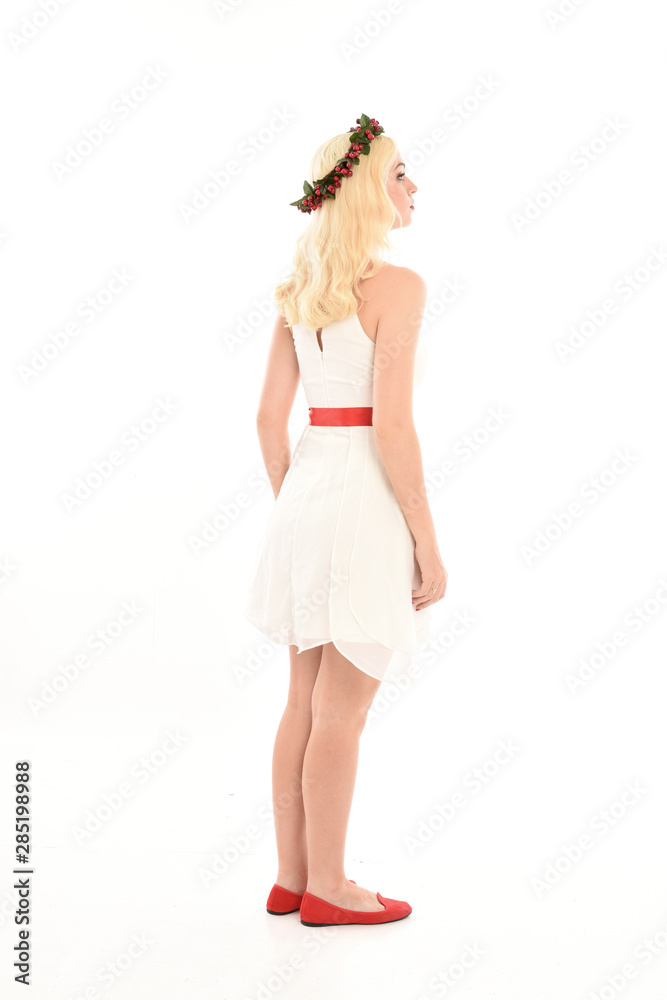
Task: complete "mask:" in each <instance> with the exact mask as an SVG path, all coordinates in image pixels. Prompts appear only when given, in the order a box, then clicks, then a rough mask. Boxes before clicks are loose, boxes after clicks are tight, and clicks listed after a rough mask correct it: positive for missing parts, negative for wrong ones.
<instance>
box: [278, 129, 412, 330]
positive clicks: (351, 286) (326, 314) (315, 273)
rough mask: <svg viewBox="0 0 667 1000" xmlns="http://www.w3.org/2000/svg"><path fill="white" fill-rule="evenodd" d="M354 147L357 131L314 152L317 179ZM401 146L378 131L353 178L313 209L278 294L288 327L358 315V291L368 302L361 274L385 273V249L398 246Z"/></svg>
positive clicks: (312, 169)
mask: <svg viewBox="0 0 667 1000" xmlns="http://www.w3.org/2000/svg"><path fill="white" fill-rule="evenodd" d="M349 147H350V133H349V132H343V133H341V134H340V135H336V136H334V137H333V139H329V140H328V141H327V142H324V143H323V144H322V145H321V146H320V147H319V149H318V150H317V151H316V153H315V155H314V156H313V159H312V161H311V167H310V177H312V178H318V177H324V175H325V174H327V173H328V172H329V171H330V170H332V169H333V167H334V166H335V164H336V162H337V161H338V160H339V159H341V158H342V157H343V156H345V155H346V153H347V151H348V149H349ZM397 152H398V148H397V146H396V143H395V142H394V140H393V139H390V138H389V137H388V136H386V135H385V134H384V133H383V132H381V133H380V134H379V135H376V136H375V138H374V139H373V141H372V142H371V145H370V150H369V153H368V155H366V156H360V157H359V163H357V164H356V165H355V164H352V177H345V178H344V179H342V180H341V185H340V187H339V188H337V189H336V197H335V198H327V199H325V200H324V201H323V202H322V203H321V205H320V206H319V207H318V208H317V210H316V211H314V212H312V213H311V214H310V219H309V222H308V225H307V226H306V228H305V230H304V232H303V233H302V234H301V236H299V237H298V239H297V241H296V247H295V251H294V259H293V270H292V273H291V274H290V276H289V277H288V278H286V279H285V280H284V281H282V282H281V283H280V284H279V285H278V286H277V287H276V289H275V290H274V293H273V301H274V302H275V305H276V307H277V309H278V311H279V313H280V314H281V315H282V316H284V317H285V319H286V320H287V323H286V326H290V327H291V326H293V325H294V324H295V323H303V325H304V326H306V327H308V328H309V329H313V330H318V329H319V328H320V327H324V326H327V325H328V324H329V323H333V322H335V321H337V320H341V319H345V318H346V317H347V316H351V315H352V314H353V313H355V312H356V311H357V302H356V299H355V293H356V294H357V295H358V296H359V298H361V299H362V301H364V302H365V301H366V299H365V298H364V296H363V295H362V294H361V292H360V290H359V282H360V279H361V278H362V276H363V277H364V278H370V277H372V276H373V275H374V274H377V272H378V271H379V270H380V268H381V267H382V265H383V263H384V259H383V257H382V251H383V250H385V249H388V250H393V249H395V248H394V246H393V244H392V243H391V241H390V240H389V239H388V237H387V234H388V233H389V231H390V229H391V227H392V225H393V222H394V218H395V216H396V210H395V208H394V205H393V202H392V200H391V198H390V197H389V194H388V192H387V188H386V181H387V176H388V174H389V169H390V167H391V164H392V163H393V161H394V159H395V158H396V154H397ZM369 262H370V264H371V267H370V269H369V268H368V265H369Z"/></svg>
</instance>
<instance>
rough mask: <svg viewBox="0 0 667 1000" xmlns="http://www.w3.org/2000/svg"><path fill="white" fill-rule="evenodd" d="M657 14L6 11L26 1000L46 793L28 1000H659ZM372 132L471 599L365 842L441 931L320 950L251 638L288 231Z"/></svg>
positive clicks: (373, 795)
mask: <svg viewBox="0 0 667 1000" xmlns="http://www.w3.org/2000/svg"><path fill="white" fill-rule="evenodd" d="M660 13H661V11H660V10H659V7H658V5H657V4H655V3H651V2H649V0H638V2H636V3H634V4H632V5H628V4H626V3H620V2H619V0H607V2H605V3H602V0H587V2H583V0H552V2H551V3H549V2H544V3H542V2H528V0H509V2H508V3H504V4H498V3H492V2H491V0H486V2H477V3H464V2H462V0H458V2H451V3H437V2H436V0H413V2H406V0H390V2H384V0H380V2H378V3H376V4H367V5H361V6H360V5H359V4H357V3H353V2H351V0H341V2H339V3H338V4H336V5H333V6H332V5H327V6H326V7H325V6H323V5H322V6H318V5H315V4H307V3H305V2H303V0H301V2H298V3H297V2H293V3H291V4H290V5H289V6H287V5H283V4H272V3H269V2H268V0H236V2H229V3H224V2H220V3H211V2H206V3H204V2H196V3H187V4H186V3H185V2H184V0H181V2H180V3H178V2H176V0H166V2H165V0H163V2H157V0H134V2H132V3H130V2H128V0H116V2H114V3H110V2H97V0H88V2H86V0H71V2H69V3H67V4H64V3H62V2H61V0H20V2H19V0H7V2H6V3H5V4H4V5H3V10H2V34H3V36H4V42H3V50H4V54H3V58H2V68H1V70H0V73H1V80H2V88H3V94H4V99H3V102H2V112H1V114H2V118H1V134H2V139H3V146H4V148H3V155H2V159H1V161H0V169H1V170H2V192H3V199H2V209H1V211H0V233H1V239H0V275H1V278H2V288H3V292H2V306H1V308H2V319H3V324H2V330H3V337H2V343H3V352H4V363H3V365H2V369H1V373H0V398H1V399H2V453H1V456H0V463H1V468H2V475H3V488H2V511H3V517H2V533H1V535H0V559H1V562H2V572H1V573H0V582H1V586H0V616H1V620H2V651H3V672H2V677H3V690H2V695H3V697H2V703H3V706H4V720H3V722H2V727H1V729H2V739H3V744H4V752H3V759H2V785H3V789H4V791H3V808H2V830H1V837H2V844H3V859H4V860H3V866H2V870H1V871H0V956H1V958H0V964H1V966H2V967H1V968H0V976H1V977H2V982H3V995H6V996H7V997H14V996H15V995H16V996H19V995H23V994H22V993H21V988H20V986H19V985H18V984H15V983H14V981H13V980H14V975H15V974H16V970H15V969H14V968H13V965H12V963H13V961H14V960H15V952H14V951H13V950H12V949H13V948H14V946H15V945H16V944H17V942H18V931H19V927H18V926H17V925H16V924H15V923H14V911H15V909H16V905H17V891H16V889H15V888H13V886H14V881H15V878H16V876H15V875H14V873H13V870H14V864H15V861H14V847H15V834H14V829H15V828H14V801H13V795H12V794H11V793H12V791H13V786H14V783H15V778H14V773H15V768H14V765H15V762H16V761H18V760H22V759H27V760H29V761H30V762H31V769H32V800H31V810H32V822H33V826H32V847H33V854H32V862H33V865H34V872H35V874H34V875H33V876H32V879H33V892H32V896H31V901H30V903H31V911H30V914H31V918H32V923H31V927H32V937H31V950H32V970H31V980H32V982H33V984H34V985H33V993H32V995H33V996H35V997H37V998H40V1000H41V998H42V997H45V998H46V997H57V998H62V1000H65V998H72V1000H74V998H77V1000H78V998H83V997H86V998H87V1000H97V998H98V997H104V998H106V997H109V996H111V997H113V998H114V1000H116V998H118V1000H120V998H123V1000H124V998H138V997H142V998H144V997H151V998H152V997H160V998H167V997H174V998H179V1000H182V998H184V997H193V998H195V997H196V998H198V1000H199V998H202V1000H207V998H209V997H211V998H213V997H216V998H229V1000H237V998H238V1000H242V998H243V1000H247V998H264V1000H265V998H266V997H273V996H285V997H290V998H299V1000H300V998H305V997H308V998H310V997H312V996H319V997H322V998H324V1000H335V998H339V997H347V996H351V997H362V996H363V997H369V998H373V1000H374V998H386V997H391V998H394V997H395V998H401V1000H419V998H425V997H435V996H442V995H447V996H450V995H453V996H457V997H471V998H489V997H493V998H494V1000H495V998H497V1000H515V998H520V1000H524V998H525V1000H536V998H538V997H539V998H549V1000H552V998H553V1000H562V998H563V997H568V998H571V1000H580V998H581V1000H588V998H589V997H590V998H600V1000H610V998H613V997H615V996H617V995H620V994H621V993H622V995H623V997H627V998H628V1000H630V998H638V1000H658V998H660V1000H662V998H664V996H665V990H666V988H667V986H666V984H667V904H666V898H665V888H666V882H667V865H666V864H665V855H664V839H665V783H664V766H665V750H666V745H665V743H666V741H665V725H664V704H665V683H664V666H665V655H664V649H665V629H666V617H667V616H666V615H665V607H666V603H667V548H666V545H665V542H666V531H665V516H664V511H665V505H666V500H667V496H666V492H667V491H666V488H665V485H666V484H665V446H664V433H665V422H666V417H667V408H666V406H665V393H664V359H665V352H664V349H663V344H664V338H665V323H664V314H665V313H664V303H665V288H666V280H667V277H666V276H667V266H666V265H667V217H666V207H667V206H666V201H665V195H664V177H665V175H666V166H667V164H666V160H667V157H666V150H665V139H664V96H665V83H666V77H667V70H666V65H667V64H666V62H665V52H664V33H663V31H662V30H661V24H660V16H659V15H660ZM362 113H365V114H368V115H370V116H371V117H376V118H377V119H378V120H379V121H380V123H381V124H382V125H384V127H385V129H386V131H387V134H389V135H391V136H392V137H394V138H395V139H396V140H397V142H398V144H399V148H400V150H401V152H402V153H403V158H404V159H405V160H406V162H407V163H408V165H409V167H408V173H409V175H410V176H411V177H412V178H413V179H414V180H415V181H416V183H417V185H418V192H417V194H416V198H415V204H416V211H415V213H414V217H413V220H412V224H411V226H410V228H409V231H405V232H397V231H394V232H393V233H392V239H393V240H394V242H395V245H396V247H397V254H396V258H395V262H397V263H400V264H403V265H405V266H409V267H412V268H414V269H415V270H417V271H418V272H419V273H420V274H422V275H423V277H424V278H425V280H426V282H427V284H428V288H429V300H428V303H427V314H426V317H425V320H424V324H423V328H422V337H423V342H424V344H425V346H426V348H427V351H428V359H429V371H428V376H427V378H426V380H425V382H424V384H423V390H422V391H421V394H420V396H419V398H418V399H417V400H416V402H415V419H416V423H417V428H418V432H419V435H420V441H421V443H422V452H423V458H424V467H425V472H426V477H427V480H428V482H429V484H430V489H431V494H430V502H431V506H432V510H433V514H434V519H435V522H436V526H437V529H438V539H439V544H440V549H441V552H442V555H443V558H444V561H445V565H446V567H447V570H448V573H449V584H448V590H447V595H446V597H445V599H444V600H443V601H441V602H440V603H439V604H437V605H436V606H435V607H434V609H433V621H434V633H435V637H434V642H433V645H432V647H431V648H430V649H428V650H427V651H425V652H424V653H423V654H420V656H419V657H417V658H416V660H415V667H416V671H415V674H416V675H415V676H414V677H413V678H412V679H411V680H410V681H407V680H406V684H405V685H404V686H402V687H401V688H399V687H397V686H394V687H389V686H387V685H383V686H381V688H380V691H379V693H378V696H377V699H376V702H375V704H374V707H373V710H372V712H371V717H370V719H369V722H368V724H367V727H366V729H365V730H364V733H363V736H362V746H361V755H360V764H359V773H358V778H357V787H356V791H355V800H354V803H353V807H352V815H351V820H350V827H349V835H348V857H349V868H348V872H347V873H348V876H349V877H350V878H355V879H356V881H357V882H359V883H360V884H362V885H366V886H367V887H368V888H371V889H373V890H376V889H379V891H380V892H381V893H383V894H384V895H389V896H392V897H395V898H402V899H408V900H410V902H411V903H412V905H413V907H414V912H413V914H412V915H411V917H410V919H409V920H407V921H405V922H399V923H396V924H391V925H385V926H380V927H375V928H359V927H356V928H355V927H346V928H333V929H332V928H329V929H323V930H328V931H329V933H328V934H324V933H322V934H320V935H319V936H316V935H315V934H314V933H313V932H311V933H310V934H308V933H307V930H308V929H307V928H305V927H304V926H302V925H301V924H300V922H299V920H298V915H297V914H293V915H291V916H289V917H285V918H283V919H276V918H273V917H271V916H269V915H268V914H267V913H266V911H265V900H266V896H267V895H268V891H269V889H270V887H271V885H272V883H273V881H274V880H275V875H276V855H275V845H274V839H273V829H272V820H271V816H270V812H269V810H268V805H269V803H270V797H271V751H272V746H273V739H274V736H275V730H276V727H277V724H278V721H279V719H280V715H281V712H282V708H283V703H284V699H285V694H286V690H287V678H288V659H287V649H286V647H272V646H271V645H270V644H269V643H267V642H266V641H265V640H264V638H263V636H262V635H261V634H260V633H258V631H257V630H256V629H255V628H254V627H253V626H252V625H251V624H250V623H249V622H247V620H245V619H244V617H243V616H242V609H243V605H244V601H245V588H246V586H247V581H248V574H249V570H250V566H251V561H252V559H253V557H254V553H255V551H256V547H257V544H258V540H259V536H260V533H261V531H262V530H263V527H264V525H265V523H266V520H267V518H268V516H269V513H270V510H271V506H272V503H273V498H272V494H271V491H270V489H269V488H268V485H267V481H266V478H265V474H264V471H263V465H262V460H261V453H260V450H259V444H258V441H257V437H256V432H255V423H254V421H255V412H256V406H257V401H258V396H259V391H260V387H261V381H262V379H263V375H264V365H265V359H266V351H267V346H268V340H269V336H270V333H271V330H272V327H273V321H274V310H273V306H272V303H271V299H270V296H271V292H272V289H273V287H274V286H275V284H276V283H277V282H278V281H279V280H280V279H281V278H282V276H283V275H284V274H285V273H286V272H287V270H288V268H289V266H290V263H291V255H292V247H293V242H294V239H295V237H296V236H297V234H298V233H299V232H300V231H301V230H302V228H303V226H304V225H306V221H307V220H306V218H305V217H303V216H302V215H301V214H300V213H299V212H298V211H297V210H296V209H295V208H293V207H290V205H289V203H290V202H291V201H293V200H295V199H296V198H297V197H299V195H300V193H301V191H302V184H303V180H304V178H305V177H306V175H307V171H308V165H309V161H310V156H311V155H312V152H313V151H314V149H315V148H316V146H318V145H319V144H320V143H321V142H322V141H323V140H324V139H326V138H327V137H328V136H330V135H331V134H334V133H336V132H340V131H343V130H345V129H347V128H349V127H350V126H351V125H352V124H353V122H354V120H355V119H356V118H357V117H359V116H360V115H361V114H362ZM233 162H236V164H237V165H238V167H237V169H236V172H233V168H232V169H230V163H233ZM216 177H217V180H216V179H215V178H216ZM306 421H307V407H306V403H305V398H304V396H303V392H302V390H299V394H298V396H297V400H296V403H295V407H294V411H293V414H292V420H291V422H290V433H291V436H292V441H293V442H295V441H296V439H297V437H298V435H299V434H300V432H301V429H302V428H303V426H304V425H305V423H306ZM503 746H504V747H505V749H504V750H503ZM476 769H478V770H476ZM207 873H208V875H207Z"/></svg>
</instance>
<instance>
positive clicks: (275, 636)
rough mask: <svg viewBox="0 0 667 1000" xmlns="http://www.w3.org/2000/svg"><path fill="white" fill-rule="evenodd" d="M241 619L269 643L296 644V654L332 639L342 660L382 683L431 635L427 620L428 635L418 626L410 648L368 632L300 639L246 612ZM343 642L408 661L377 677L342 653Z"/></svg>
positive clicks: (392, 679) (394, 676) (399, 673)
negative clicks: (356, 635)
mask: <svg viewBox="0 0 667 1000" xmlns="http://www.w3.org/2000/svg"><path fill="white" fill-rule="evenodd" d="M245 618H246V619H247V620H248V621H249V622H250V623H251V624H252V625H254V626H255V628H256V629H258V630H259V631H260V632H261V633H262V635H264V636H265V637H266V638H267V639H268V640H269V642H272V643H273V644H274V645H276V646H296V647H297V652H298V653H304V652H305V651H306V650H308V649H314V648H315V647H316V646H322V645H324V644H325V643H327V642H332V643H333V644H334V646H335V647H336V649H337V650H338V652H339V653H340V654H341V656H344V657H345V659H347V660H349V661H350V663H352V664H354V666H355V667H356V668H357V669H358V670H361V671H362V672H363V673H365V674H366V675H367V676H368V677H373V678H374V680H378V681H384V682H386V683H395V682H396V680H397V679H398V677H399V676H402V675H403V674H404V673H405V672H406V670H407V669H408V667H409V666H410V664H411V661H412V657H413V656H415V655H416V654H417V653H419V652H421V651H422V650H424V649H425V648H426V647H427V646H428V644H429V643H430V642H431V641H432V635H431V632H430V629H429V622H428V621H427V622H426V625H425V628H424V630H423V631H424V632H428V634H423V633H422V630H421V629H418V630H417V632H416V637H415V640H414V642H413V643H412V645H411V646H410V647H405V646H387V645H385V643H383V642H379V641H378V640H377V639H375V638H374V637H373V636H372V635H371V634H370V633H368V632H366V633H364V634H365V635H367V636H369V638H368V639H360V638H343V637H341V636H338V638H336V636H332V635H329V636H321V637H317V638H315V639H308V640H303V639H300V638H299V637H297V636H296V635H295V634H294V628H293V627H290V629H289V630H286V629H285V628H284V627H283V628H277V629H276V628H271V627H270V626H268V625H264V624H260V622H259V620H258V619H255V618H251V617H250V616H249V615H247V614H246V615H245ZM306 642H307V643H308V645H306ZM345 642H356V643H366V644H368V645H369V646H381V647H382V648H383V649H386V650H387V651H388V652H391V653H394V654H396V653H398V654H400V655H402V656H403V657H404V658H407V660H408V662H407V663H406V664H405V665H404V668H403V669H401V670H400V671H399V670H397V669H396V668H393V669H390V668H389V667H388V668H387V669H386V670H385V672H384V674H383V675H382V676H378V674H377V673H371V671H370V670H368V669H367V668H366V667H365V666H363V665H362V664H361V663H357V662H356V660H354V659H353V658H352V657H350V656H349V655H348V652H346V651H345V650H344V649H341V646H340V645H339V643H345Z"/></svg>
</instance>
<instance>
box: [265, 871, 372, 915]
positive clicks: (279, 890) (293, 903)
mask: <svg viewBox="0 0 667 1000" xmlns="http://www.w3.org/2000/svg"><path fill="white" fill-rule="evenodd" d="M348 881H350V882H352V884H353V885H356V884H357V883H356V882H355V881H354V879H353V878H351V879H348ZM302 899H303V893H302V892H291V891H290V890H289V889H283V887H282V886H281V885H274V886H273V889H272V890H271V892H270V893H269V898H268V899H267V901H266V909H267V912H268V913H273V914H274V916H276V917H282V916H283V914H285V913H294V911H295V910H298V909H299V908H300V906H301V900H302Z"/></svg>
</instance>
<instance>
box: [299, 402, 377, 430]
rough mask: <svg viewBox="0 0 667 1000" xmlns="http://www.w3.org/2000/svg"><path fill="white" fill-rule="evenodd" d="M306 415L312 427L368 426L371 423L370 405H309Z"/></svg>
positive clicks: (371, 408) (371, 412) (371, 409)
mask: <svg viewBox="0 0 667 1000" xmlns="http://www.w3.org/2000/svg"><path fill="white" fill-rule="evenodd" d="M308 415H309V418H310V423H311V424H312V425H313V426H314V427H358V426H359V425H364V426H366V427H368V426H371V425H372V423H373V407H372V406H310V407H309V408H308Z"/></svg>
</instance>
